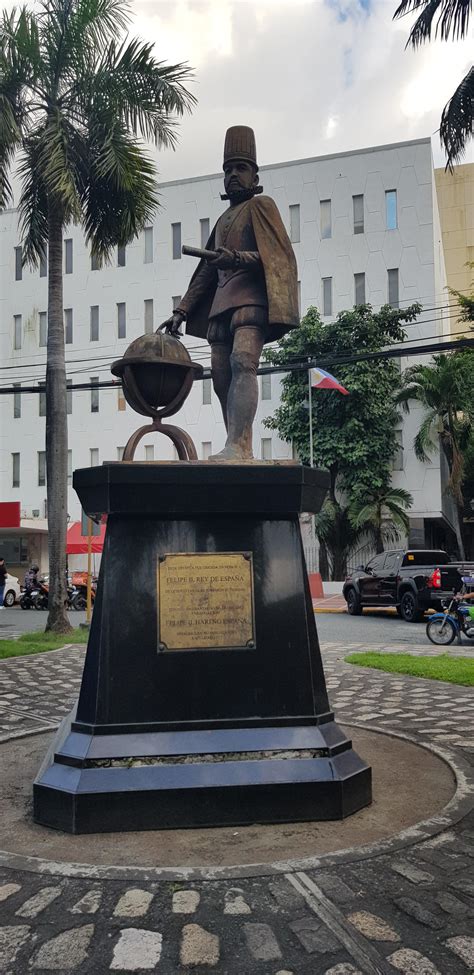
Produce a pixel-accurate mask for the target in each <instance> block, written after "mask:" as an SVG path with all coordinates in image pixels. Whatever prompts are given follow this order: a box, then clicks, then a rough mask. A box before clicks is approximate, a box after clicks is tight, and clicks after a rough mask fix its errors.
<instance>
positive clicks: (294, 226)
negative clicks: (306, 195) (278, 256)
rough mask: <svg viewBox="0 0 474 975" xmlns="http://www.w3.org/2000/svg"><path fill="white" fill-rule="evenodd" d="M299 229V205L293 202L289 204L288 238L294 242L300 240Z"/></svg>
mask: <svg viewBox="0 0 474 975" xmlns="http://www.w3.org/2000/svg"><path fill="white" fill-rule="evenodd" d="M300 229H301V228H300V205H299V203H294V204H293V205H292V206H290V240H291V241H293V243H294V244H297V243H298V241H299V240H301V236H300Z"/></svg>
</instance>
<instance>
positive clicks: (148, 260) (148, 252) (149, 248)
mask: <svg viewBox="0 0 474 975" xmlns="http://www.w3.org/2000/svg"><path fill="white" fill-rule="evenodd" d="M144 236H145V264H152V263H153V227H145V232H144Z"/></svg>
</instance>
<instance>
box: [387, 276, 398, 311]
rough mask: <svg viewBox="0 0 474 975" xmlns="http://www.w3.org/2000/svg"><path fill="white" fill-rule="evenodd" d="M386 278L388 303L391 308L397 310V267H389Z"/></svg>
mask: <svg viewBox="0 0 474 975" xmlns="http://www.w3.org/2000/svg"><path fill="white" fill-rule="evenodd" d="M387 277H388V303H389V305H391V306H392V308H398V302H399V293H398V267H391V268H389V269H388V271H387Z"/></svg>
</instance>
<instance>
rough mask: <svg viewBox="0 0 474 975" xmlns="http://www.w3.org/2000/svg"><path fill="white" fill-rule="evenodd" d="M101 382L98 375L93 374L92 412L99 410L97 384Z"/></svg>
mask: <svg viewBox="0 0 474 975" xmlns="http://www.w3.org/2000/svg"><path fill="white" fill-rule="evenodd" d="M98 382H99V377H98V376H91V385H92V389H91V413H98V412H99V390H98V388H97V384H98Z"/></svg>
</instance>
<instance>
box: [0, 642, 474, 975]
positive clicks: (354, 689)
mask: <svg viewBox="0 0 474 975" xmlns="http://www.w3.org/2000/svg"><path fill="white" fill-rule="evenodd" d="M358 649H365V646H364V647H363V646H361V645H360V644H354V645H352V646H346V647H343V648H341V647H340V646H336V645H334V644H326V645H325V647H324V662H325V670H326V675H327V681H328V686H329V692H330V696H331V702H332V705H333V707H334V709H335V711H336V715H337V718H338V720H339V721H341V722H346V723H349V722H352V723H358V724H361V725H364V726H366V727H376V728H381V729H385V730H387V731H391V732H394V733H408V734H409V735H410V736H411V737H412V738H413V739H415V740H418V741H420V742H423V743H425V744H426V743H433V744H434V745H435V746H437V747H438V748H439V749H444V750H445V751H447V752H448V753H449V754H450V755H451V756H452V757H453V758H454V759H455V760H457V761H458V762H460V763H461V766H463V767H465V768H467V767H468V766H469V765H471V766H472V765H473V764H474V695H473V693H472V690H470V689H468V688H463V687H456V686H452V685H448V684H444V683H439V682H435V681H423V680H420V679H417V678H410V677H403V676H401V675H391V674H384V673H382V672H380V671H369V670H365V669H362V668H360V669H359V668H357V667H354V666H350V665H348V664H345V663H344V662H343V657H344V656H345V654H346V653H347V652H348V651H350V650H358ZM381 649H383V648H381ZM385 649H387V650H388V649H390V650H391V651H393V650H394V649H397V648H394V647H393V645H392V646H390V647H386V648H385ZM400 649H404V650H406V645H403V648H402V647H400ZM433 649H434V648H433ZM414 652H418V653H419V652H420V648H419V647H417V648H416V651H414ZM434 652H436V651H435V650H434ZM463 652H467V653H469V652H470V653H471V654H472V651H469V650H467V651H463ZM83 656H84V651H83V649H80V648H70V649H67V650H62V651H57V652H54V653H48V654H44V655H39V656H35V657H28V658H22V659H20V658H15V659H13V660H7V661H4V662H1V663H0V691H1V693H0V705H1V708H2V712H1V719H0V720H1V724H2V734H3V736H4V738H7V737H9V736H15V735H18V734H20V733H23V734H25V733H31V732H32V731H34V730H39V729H40V728H51V726H52V725H54V724H57V723H58V722H59V721H60V719H61V718H62V717H63V715H64V714H65V713H66V712H67V710H68V709H69V707H70V705H71V704H72V702H73V700H74V698H75V696H76V694H77V689H78V684H79V680H80V672H81V667H82V662H83ZM473 666H474V663H473ZM3 747H5V746H3ZM420 837H422V834H421V833H419V834H418V842H416V839H417V837H416V835H415V832H414V835H413V842H412V844H411V845H406V847H405V848H404V849H403V850H391V851H389V852H385V853H383V854H379V855H374V856H371V857H368V858H367V857H366V858H362V859H356V858H354V857H352V858H351V857H339V858H338V857H337V856H335V857H334V858H333V861H331V858H330V857H329V858H328V857H326V858H323V860H322V862H321V865H320V866H314V867H313V868H312V869H308V870H306V871H301V870H300V871H295V872H285V871H284V870H283V869H282V873H281V874H280V875H273V876H272V875H269V876H261V877H248V878H243V879H239V880H238V881H232V880H219V881H207V880H200V881H193V882H190V881H186V880H184V879H183V881H182V882H174V883H171V882H169V881H168V880H160V881H158V882H149V881H147V880H143V881H142V880H139V881H137V880H136V878H135V879H133V880H132V879H130V880H128V882H127V881H126V880H98V879H94V878H93V877H90V878H89V879H87V878H82V879H79V878H77V877H69V876H64V875H61V873H60V871H59V870H58V869H56V868H55V867H54V865H53V866H52V868H51V873H50V875H49V876H48V875H45V874H44V873H43V874H42V875H41V874H39V873H30V872H27V871H18V870H13V869H6V868H5V867H2V868H0V905H1V906H0V972H2V973H7V975H26V973H31V972H33V973H38V975H42V973H46V972H51V971H56V972H63V973H65V975H66V973H67V975H68V973H70V972H71V973H75V975H76V973H77V975H86V973H87V975H103V973H106V972H109V971H112V972H113V971H119V972H142V973H143V972H149V971H156V972H157V973H158V975H175V973H178V975H182V973H183V975H184V973H187V972H189V973H196V972H202V973H204V975H206V973H207V975H209V973H211V972H217V973H219V975H254V973H255V975H300V973H301V975H319V973H321V975H358V973H364V975H365V973H367V975H377V973H380V975H390V973H392V975H394V973H397V972H398V973H400V972H401V973H402V975H403V973H405V975H471V973H473V972H474V816H473V815H472V813H471V814H470V815H467V816H465V817H464V818H462V819H460V821H459V822H457V823H455V822H454V823H451V824H450V826H449V828H447V829H445V830H444V832H439V833H438V834H437V835H435V836H433V837H432V838H430V839H426V838H425V839H420ZM32 854H33V855H34V851H32ZM287 870H288V868H287Z"/></svg>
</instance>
